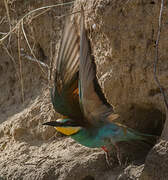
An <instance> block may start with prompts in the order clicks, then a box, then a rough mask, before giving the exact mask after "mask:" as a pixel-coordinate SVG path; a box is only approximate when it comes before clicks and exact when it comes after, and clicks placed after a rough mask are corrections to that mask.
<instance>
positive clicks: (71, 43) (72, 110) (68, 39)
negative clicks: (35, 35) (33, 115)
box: [51, 19, 81, 118]
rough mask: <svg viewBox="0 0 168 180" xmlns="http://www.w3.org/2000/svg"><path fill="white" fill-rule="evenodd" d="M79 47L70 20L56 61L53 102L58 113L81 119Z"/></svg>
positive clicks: (77, 38) (65, 28) (52, 92)
mask: <svg viewBox="0 0 168 180" xmlns="http://www.w3.org/2000/svg"><path fill="white" fill-rule="evenodd" d="M79 46H80V43H79V36H78V34H77V32H76V29H75V27H74V25H73V24H72V23H71V21H70V19H68V20H67V21H66V24H65V26H64V30H63V34H62V39H61V44H60V48H59V53H58V58H57V60H56V69H55V72H54V73H55V74H54V76H55V81H54V88H53V89H52V90H51V100H52V103H53V106H54V108H55V110H56V111H57V112H59V113H61V114H62V115H64V116H69V117H71V118H75V117H81V111H80V106H79V95H78V78H79Z"/></svg>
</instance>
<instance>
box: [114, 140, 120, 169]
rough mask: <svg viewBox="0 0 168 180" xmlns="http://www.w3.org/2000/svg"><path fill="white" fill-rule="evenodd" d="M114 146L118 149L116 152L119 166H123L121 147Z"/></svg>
mask: <svg viewBox="0 0 168 180" xmlns="http://www.w3.org/2000/svg"><path fill="white" fill-rule="evenodd" d="M112 144H113V145H114V147H115V148H116V151H117V159H118V162H119V165H120V166H121V153H120V149H119V147H118V146H117V144H115V143H113V142H112Z"/></svg>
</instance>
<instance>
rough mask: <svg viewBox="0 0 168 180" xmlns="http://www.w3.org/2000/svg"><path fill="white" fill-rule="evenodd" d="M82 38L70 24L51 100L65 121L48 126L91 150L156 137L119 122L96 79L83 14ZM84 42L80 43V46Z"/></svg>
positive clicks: (66, 25) (59, 59)
mask: <svg viewBox="0 0 168 180" xmlns="http://www.w3.org/2000/svg"><path fill="white" fill-rule="evenodd" d="M80 26H81V30H80V38H79V37H78V35H77V32H76V30H75V28H74V26H73V25H72V24H71V22H66V24H65V28H64V31H63V36H62V40H61V45H60V49H59V54H58V59H57V61H56V70H55V82H54V88H53V89H52V90H51V100H52V103H53V106H54V108H55V110H56V111H57V112H59V113H60V114H62V115H63V116H65V117H64V118H62V119H58V120H56V121H51V122H47V123H44V125H50V126H54V127H56V129H57V131H59V132H61V133H63V134H65V135H68V136H71V137H72V138H73V139H74V140H76V141H77V142H78V143H80V144H82V145H84V146H87V147H90V148H96V147H105V146H106V145H108V144H110V143H111V144H113V145H114V146H115V145H116V143H117V142H120V141H130V140H142V141H143V140H144V141H148V138H150V137H152V136H151V135H148V134H143V133H139V132H137V131H135V130H133V129H131V128H128V127H126V126H125V125H122V124H120V123H118V122H117V119H118V117H119V115H118V114H115V113H114V110H113V107H112V106H111V105H110V104H109V103H108V102H107V100H106V98H105V96H104V94H103V92H102V90H101V87H100V86H99V84H98V80H97V77H96V65H95V62H94V57H93V56H92V52H91V46H90V41H89V39H88V36H87V31H86V29H85V24H84V14H83V11H82V13H81V25H80ZM79 40H80V43H79Z"/></svg>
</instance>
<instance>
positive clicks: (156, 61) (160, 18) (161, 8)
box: [154, 0, 168, 110]
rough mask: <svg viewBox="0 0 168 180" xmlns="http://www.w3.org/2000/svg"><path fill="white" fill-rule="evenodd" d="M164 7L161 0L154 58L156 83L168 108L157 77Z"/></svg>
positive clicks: (167, 102)
mask: <svg viewBox="0 0 168 180" xmlns="http://www.w3.org/2000/svg"><path fill="white" fill-rule="evenodd" d="M163 7H164V0H161V6H160V14H159V24H158V34H157V40H156V51H155V60H154V79H155V81H156V84H157V85H158V87H159V89H160V91H161V93H162V96H163V99H164V103H165V105H166V108H167V110H168V100H167V98H166V93H165V91H164V89H163V88H162V87H161V84H160V82H159V79H158V77H157V73H156V72H157V63H158V59H159V58H158V56H159V41H160V33H161V28H162V13H163Z"/></svg>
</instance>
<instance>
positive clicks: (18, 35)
mask: <svg viewBox="0 0 168 180" xmlns="http://www.w3.org/2000/svg"><path fill="white" fill-rule="evenodd" d="M4 2H5V1H4ZM4 2H3V1H2V2H0V22H1V26H0V32H1V34H0V38H2V37H4V34H2V32H3V33H8V32H9V30H10V28H11V29H12V28H14V27H15V26H16V24H17V22H19V19H21V18H22V17H23V16H24V15H25V14H27V13H28V12H30V11H31V10H33V9H36V8H39V7H42V6H47V5H52V4H56V2H55V1H54V0H47V1H45V2H41V1H40V2H39V1H38V2H37V1H33V0H31V1H24V0H14V1H8V3H7V6H5V3H4ZM62 2H64V3H67V2H70V1H62V0H60V1H59V2H58V1H57V3H62ZM80 3H82V4H83V5H84V9H85V18H86V25H87V28H88V31H89V35H90V39H91V43H92V49H93V54H94V56H95V61H96V65H97V76H98V78H99V82H100V85H101V87H102V88H103V91H104V93H105V95H106V97H107V99H108V101H109V102H110V103H111V104H113V105H114V106H115V110H116V112H118V113H119V114H120V115H121V120H122V121H123V123H124V124H126V125H128V126H129V127H132V128H135V129H137V130H139V131H141V132H147V133H154V134H157V135H160V134H161V131H162V128H163V125H164V121H165V118H166V115H165V114H166V113H165V107H164V102H163V99H162V96H161V93H160V90H159V88H158V86H157V85H156V83H155V81H154V78H153V62H154V57H155V41H156V36H157V32H158V16H159V10H160V1H150V0H146V1H140V0H135V1H123V0H122V1H121V0H117V1H116V0H90V1H81V0H80V1H79V0H78V1H75V5H74V8H73V11H77V10H79V8H80ZM70 10H72V7H71V6H70V5H64V6H58V7H55V8H51V9H48V10H47V11H46V12H44V10H42V11H36V12H35V13H32V14H30V15H29V16H27V17H26V18H25V19H24V20H23V26H22V24H21V23H20V26H19V25H18V26H17V28H16V29H15V31H13V32H12V33H11V35H10V36H8V37H7V38H6V39H5V40H4V41H3V44H1V45H0V54H1V56H0V114H1V115H0V123H1V124H0V146H1V148H0V178H2V179H7V178H8V179H43V180H44V179H63V180H66V179H67V180H70V179H72V180H73V179H81V180H89V179H96V180H97V179H100V180H102V179H120V180H123V179H136V178H138V177H140V179H145V180H148V179H149V180H153V179H158V177H160V174H162V177H161V178H162V179H167V178H168V174H167V171H166V169H167V167H166V166H167V164H168V163H166V159H167V158H166V157H167V149H168V148H167V143H166V141H164V140H162V141H160V142H159V143H158V144H157V145H156V146H155V147H154V148H153V149H152V150H151V151H150V153H149V155H148V156H147V159H146V164H145V168H144V165H143V164H144V162H143V159H144V154H143V153H142V154H141V153H140V151H141V150H140V151H137V150H136V151H133V153H132V154H133V156H134V157H137V154H140V155H139V156H138V157H137V158H138V161H134V162H133V164H134V165H129V164H128V163H124V164H126V165H123V167H122V168H121V167H116V168H114V169H113V170H110V169H108V168H107V166H106V162H105V158H104V154H103V152H102V151H101V150H99V149H88V148H85V147H82V146H80V145H78V144H76V143H75V142H74V141H73V140H71V139H70V138H66V137H62V136H61V135H60V134H57V133H56V132H55V130H54V129H53V128H50V127H43V126H42V125H41V124H42V123H43V122H45V121H49V120H54V119H55V118H56V117H58V114H57V113H55V112H54V110H53V108H52V105H51V103H50V97H49V83H48V71H47V68H46V67H44V66H41V67H40V66H39V65H38V64H37V63H36V62H34V61H31V60H30V59H33V58H34V57H33V55H32V54H31V52H30V49H29V47H28V42H29V43H30V46H31V48H32V50H33V52H34V54H35V56H36V57H37V59H38V60H40V61H42V62H43V63H45V64H47V65H48V66H49V65H50V63H51V61H52V55H53V54H57V49H58V44H59V39H60V31H61V29H62V27H63V22H64V19H63V18H58V16H60V15H64V14H67V13H69V11H70ZM167 12H168V11H167V6H166V5H165V6H164V11H163V21H162V24H163V26H162V32H161V38H160V46H159V62H158V65H157V67H158V68H157V75H158V78H159V80H160V83H161V85H162V87H164V89H165V90H167V88H168V85H167V81H168V78H167V77H168V71H167V69H168V63H167V56H168V55H167V52H168V42H167V32H168V31H167V26H168V24H167V21H166V18H167V17H168V14H167ZM79 16H80V14H75V15H74V19H75V20H76V21H78V18H79ZM24 34H26V36H25V35H24ZM25 37H26V38H27V40H25V39H26V38H25ZM55 45H56V50H55ZM19 49H21V51H19ZM29 57H31V58H29ZM41 68H42V69H43V70H42V69H41ZM51 82H52V81H51ZM133 146H135V145H134V144H133V145H131V147H130V146H128V147H125V145H124V146H123V147H124V148H125V151H124V152H123V154H125V155H123V156H126V157H127V155H128V154H130V153H128V150H130V148H131V149H134V147H133ZM121 147H122V144H121ZM135 149H136V148H135ZM131 152H132V151H131ZM129 157H130V155H129ZM130 159H135V158H130ZM160 162H164V163H160ZM131 164H132V163H131ZM124 168H125V169H124ZM123 169H124V170H123ZM156 169H157V171H156ZM142 171H143V172H142ZM159 171H160V172H159ZM141 172H142V174H141Z"/></svg>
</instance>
